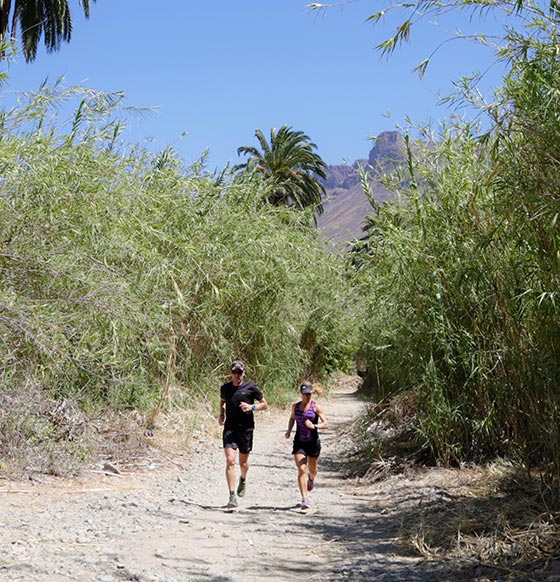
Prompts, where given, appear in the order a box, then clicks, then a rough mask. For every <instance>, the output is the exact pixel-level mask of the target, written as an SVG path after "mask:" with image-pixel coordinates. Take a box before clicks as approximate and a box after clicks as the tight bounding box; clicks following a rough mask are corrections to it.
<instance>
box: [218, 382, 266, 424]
mask: <svg viewBox="0 0 560 582" xmlns="http://www.w3.org/2000/svg"><path fill="white" fill-rule="evenodd" d="M220 397H221V398H223V399H224V400H225V403H226V420H225V424H224V428H226V429H230V430H231V429H245V428H254V426H255V417H254V415H253V412H252V411H249V412H243V411H242V410H241V408H239V404H240V403H241V402H247V403H248V404H253V403H254V402H255V400H256V401H260V400H262V399H263V394H262V392H261V391H260V390H259V389H258V387H257V386H256V384H253V383H252V382H242V383H241V385H240V386H234V385H233V384H232V383H231V382H228V383H227V384H224V385H223V386H222V387H221V388H220Z"/></svg>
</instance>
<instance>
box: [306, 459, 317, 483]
mask: <svg viewBox="0 0 560 582" xmlns="http://www.w3.org/2000/svg"><path fill="white" fill-rule="evenodd" d="M318 463H319V457H307V467H308V469H309V478H310V479H311V481H315V477H316V476H317V464H318Z"/></svg>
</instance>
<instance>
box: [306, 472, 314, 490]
mask: <svg viewBox="0 0 560 582" xmlns="http://www.w3.org/2000/svg"><path fill="white" fill-rule="evenodd" d="M314 487H315V481H314V480H313V479H311V477H310V476H309V475H307V491H313V488H314Z"/></svg>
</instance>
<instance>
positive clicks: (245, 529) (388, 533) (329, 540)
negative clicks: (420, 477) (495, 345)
mask: <svg viewBox="0 0 560 582" xmlns="http://www.w3.org/2000/svg"><path fill="white" fill-rule="evenodd" d="M322 402H323V403H324V407H325V409H326V411H327V414H328V417H329V421H330V425H331V429H330V430H328V431H323V433H322V442H323V454H322V457H321V462H320V467H319V476H318V479H317V488H316V490H315V491H314V492H313V493H312V503H313V509H312V511H310V512H309V513H307V514H302V513H300V511H299V509H298V507H297V504H298V502H299V501H300V499H299V493H298V489H297V484H296V471H295V467H294V466H293V461H292V458H291V455H290V452H291V448H290V446H291V441H287V440H285V439H284V437H283V435H284V431H285V429H286V424H287V418H288V412H287V411H286V412H285V413H282V414H280V413H261V414H259V416H258V418H257V429H256V434H255V448H254V452H253V454H252V455H251V469H250V472H249V479H248V491H247V495H246V497H245V498H244V499H242V500H241V503H240V507H239V509H238V510H236V511H235V512H228V511H226V509H225V503H226V501H227V490H226V485H225V478H224V457H223V451H222V448H221V443H220V441H219V439H218V438H216V439H213V440H212V441H211V442H205V443H198V444H194V445H193V446H192V451H191V457H190V458H191V462H190V463H189V464H188V466H186V467H184V468H179V467H176V468H174V469H173V468H169V467H168V468H167V469H165V470H161V469H159V470H154V471H144V472H143V473H140V474H139V473H137V472H136V473H132V474H127V475H116V476H102V475H95V479H92V478H88V479H87V480H85V479H83V480H80V481H71V482H69V481H57V480H53V481H52V482H50V483H38V484H29V483H28V484H24V483H15V482H1V481H0V548H1V552H0V579H1V580H25V581H26V582H38V581H41V582H43V581H49V582H50V581H55V582H56V581H69V580H71V581H76V580H79V581H82V580H84V581H89V580H91V581H95V582H112V581H122V580H137V581H145V582H149V581H153V582H155V581H170V582H179V581H191V580H192V581H212V582H238V581H239V582H241V581H243V582H248V581H257V580H258V581H261V580H265V579H266V580H270V581H278V582H281V581H294V580H322V581H335V580H336V581H340V580H373V579H375V580H382V581H389V580H391V581H393V580H394V581H396V580H399V581H411V582H414V581H417V580H441V581H445V580H462V579H469V578H463V577H462V576H460V573H459V572H458V571H455V572H450V571H449V570H448V569H447V568H446V569H445V570H440V571H439V572H436V571H435V570H434V567H435V566H433V565H432V566H429V567H426V564H424V565H422V564H421V562H420V561H419V560H418V559H417V558H413V557H407V556H406V553H405V552H404V551H403V548H402V547H401V546H400V545H399V543H398V540H397V535H398V531H399V527H400V523H401V520H402V519H406V511H409V510H410V511H414V509H415V507H416V506H417V504H418V503H419V502H421V497H422V494H421V492H420V493H419V490H418V488H417V484H416V485H415V487H416V489H415V492H416V493H415V496H411V495H410V493H411V484H410V483H408V482H407V481H406V480H405V479H397V478H395V479H390V480H388V481H385V482H384V483H382V484H380V485H376V486H369V487H368V486H361V485H359V484H358V483H356V482H354V481H352V480H345V479H344V475H343V473H344V467H345V463H346V462H347V461H346V459H345V457H344V453H345V449H347V446H348V442H346V441H345V438H346V437H344V436H341V431H340V429H341V428H343V427H345V426H347V425H348V423H349V422H350V421H351V420H352V419H354V418H355V417H356V416H357V415H358V413H359V410H360V408H361V406H362V404H361V402H360V400H359V399H358V398H357V396H356V394H355V393H354V392H353V390H351V389H346V390H345V391H344V390H343V391H339V392H336V393H335V394H333V395H332V396H331V397H330V398H329V399H328V400H322ZM217 434H218V433H217ZM407 508H408V509H407Z"/></svg>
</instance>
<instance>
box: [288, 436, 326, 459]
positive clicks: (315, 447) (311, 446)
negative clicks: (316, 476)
mask: <svg viewBox="0 0 560 582" xmlns="http://www.w3.org/2000/svg"><path fill="white" fill-rule="evenodd" d="M297 454H299V455H305V456H306V457H312V458H316V457H318V456H319V455H320V454H321V441H320V440H319V439H317V440H313V441H300V440H298V439H294V446H293V448H292V455H297Z"/></svg>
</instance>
